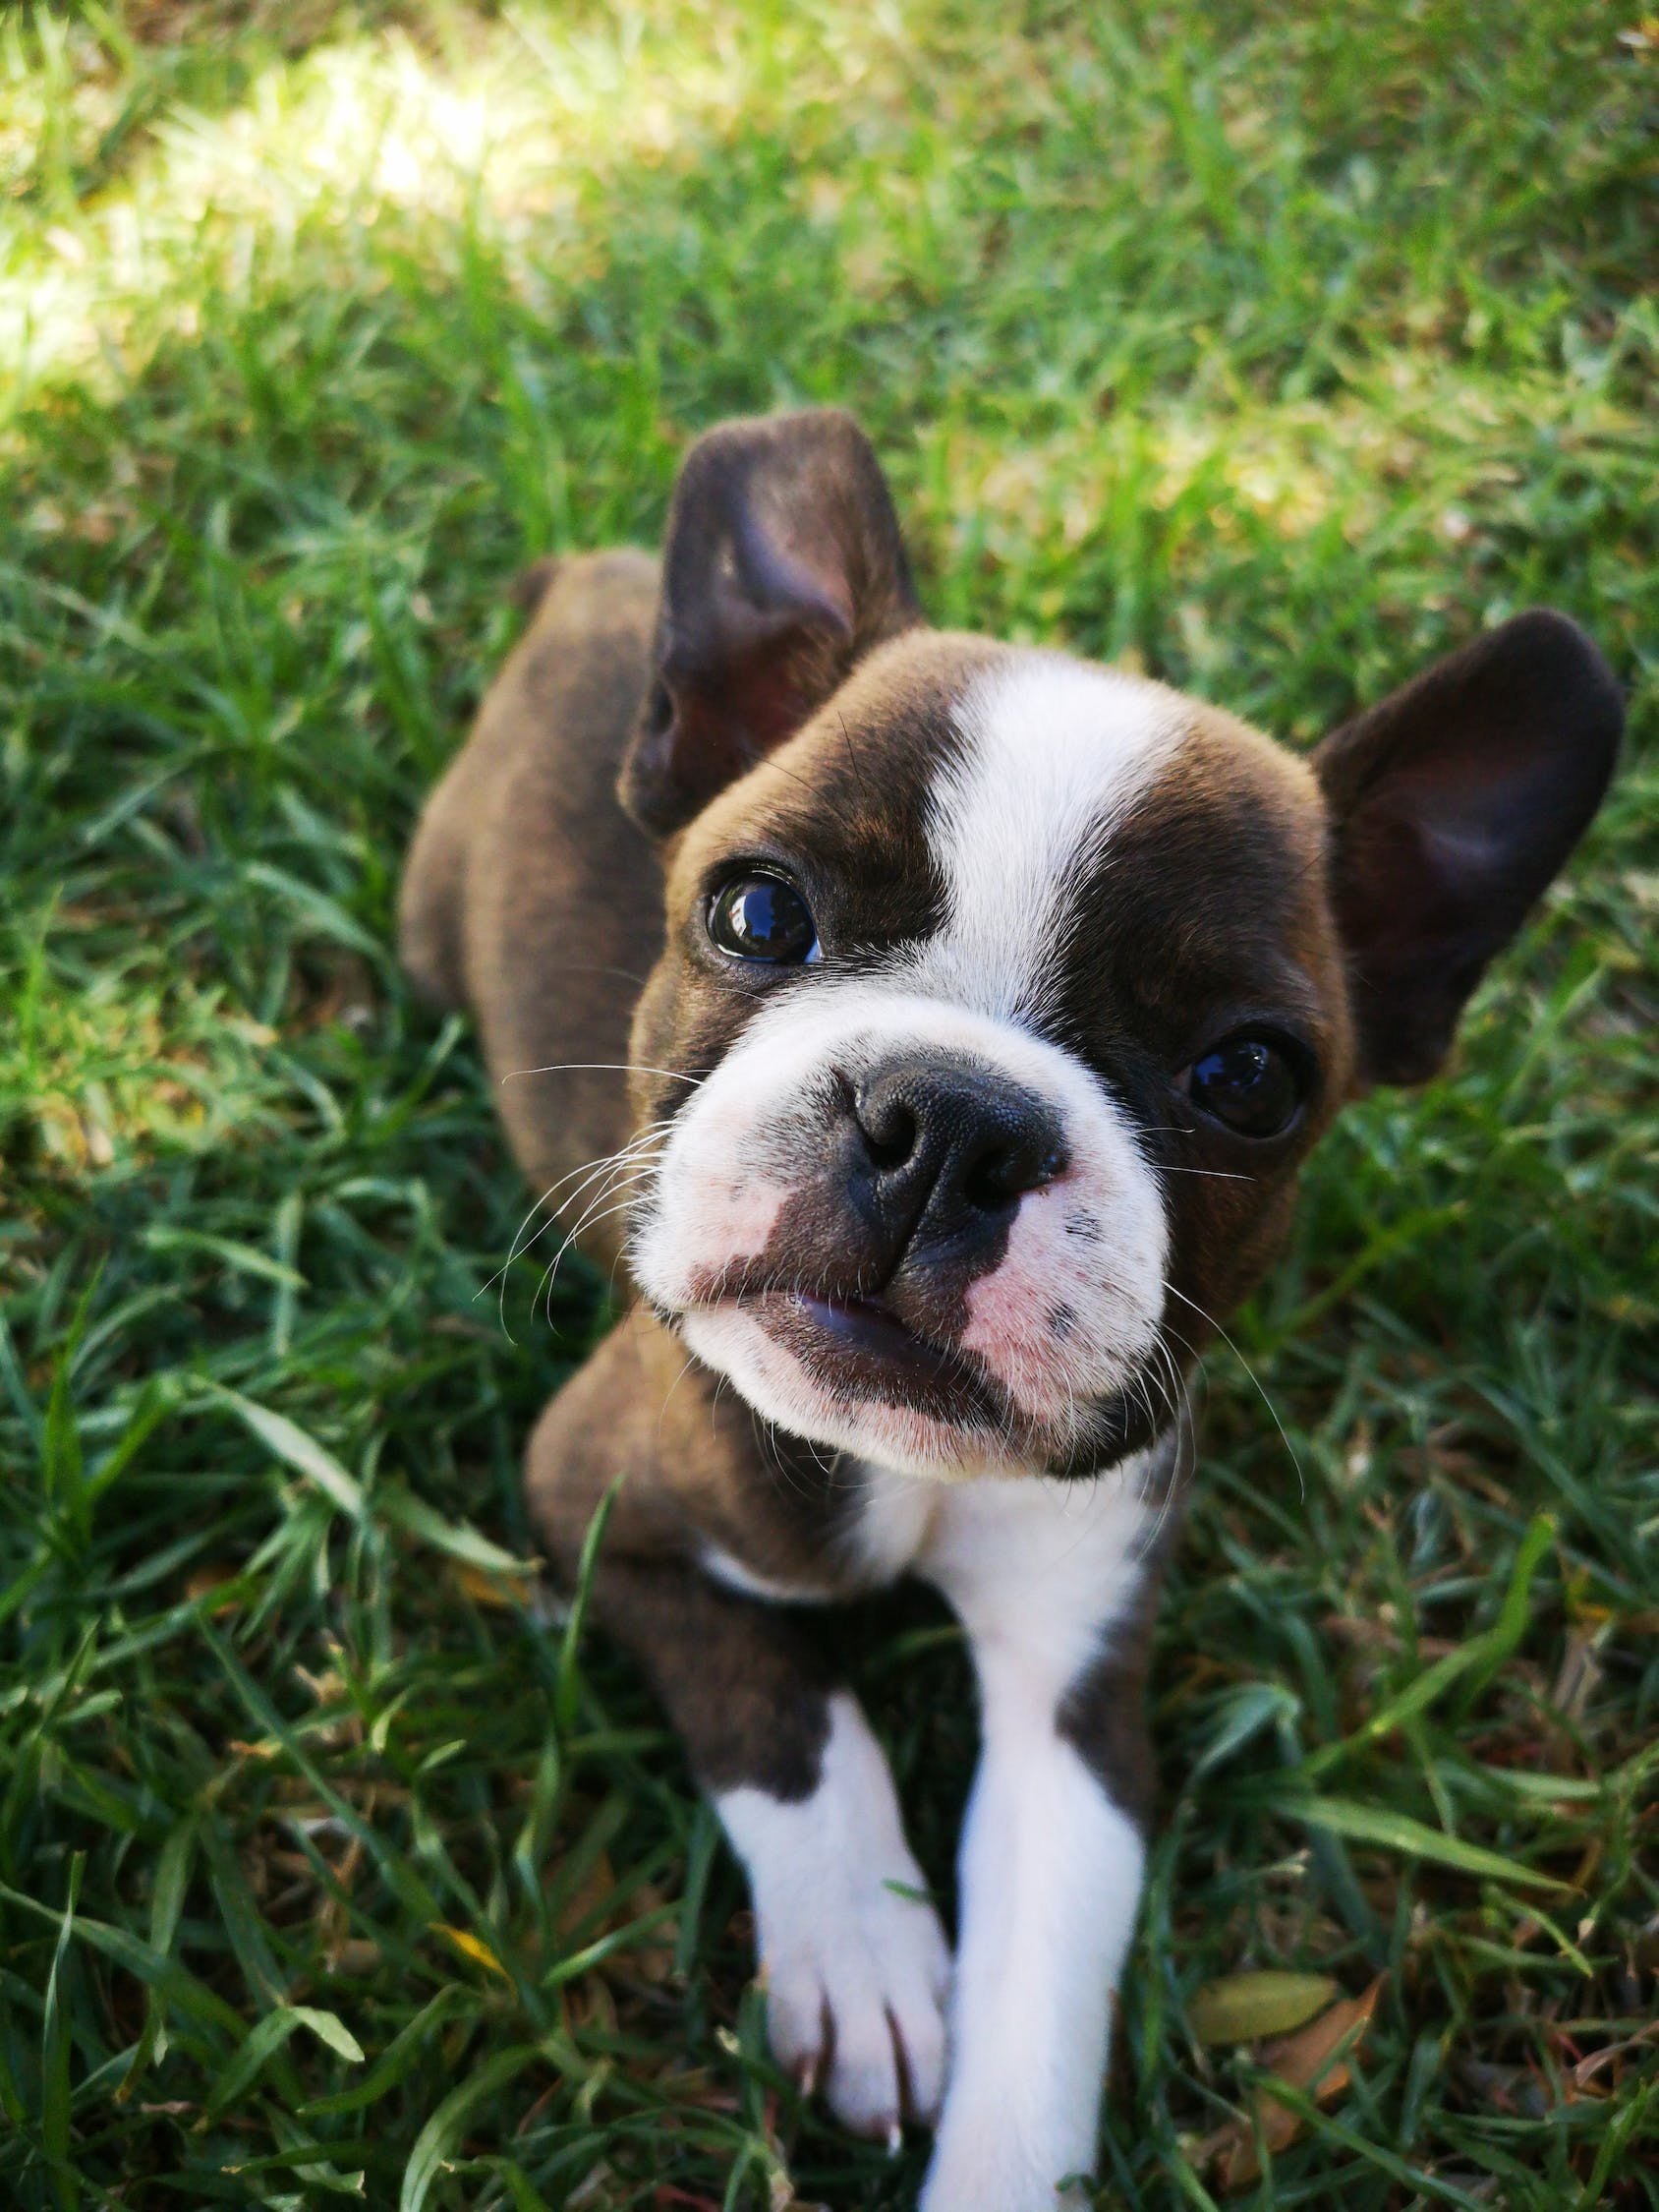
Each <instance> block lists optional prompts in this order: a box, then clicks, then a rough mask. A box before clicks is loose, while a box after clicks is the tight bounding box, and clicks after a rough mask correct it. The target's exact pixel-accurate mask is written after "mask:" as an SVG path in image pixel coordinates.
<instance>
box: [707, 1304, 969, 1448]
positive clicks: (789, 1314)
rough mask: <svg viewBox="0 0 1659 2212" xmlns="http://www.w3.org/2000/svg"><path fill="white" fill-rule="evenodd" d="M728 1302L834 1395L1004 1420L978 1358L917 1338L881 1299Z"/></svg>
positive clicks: (942, 1416) (963, 1419) (954, 1419)
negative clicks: (745, 1314)
mask: <svg viewBox="0 0 1659 2212" xmlns="http://www.w3.org/2000/svg"><path fill="white" fill-rule="evenodd" d="M733 1303H734V1305H735V1306H736V1308H737V1310H739V1311H741V1312H744V1313H747V1314H748V1315H749V1316H750V1318H751V1319H752V1320H754V1321H755V1323H756V1324H757V1325H758V1326H759V1327H760V1328H761V1329H762V1330H763V1331H764V1332H765V1334H766V1335H767V1336H769V1337H770V1338H771V1339H772V1342H773V1343H774V1344H777V1345H779V1346H781V1347H782V1349H783V1350H785V1351H787V1352H790V1353H792V1354H793V1355H794V1357H795V1358H796V1359H797V1360H798V1361H799V1362H800V1363H801V1365H802V1366H803V1367H804V1368H806V1369H807V1372H808V1373H809V1374H810V1375H811V1376H812V1378H813V1380H814V1381H815V1382H817V1383H818V1384H819V1385H820V1387H821V1388H824V1389H826V1390H828V1391H829V1392H831V1393H832V1394H833V1395H835V1396H837V1397H861V1398H874V1399H878V1400H881V1401H882V1402H884V1403H887V1404H889V1405H896V1406H901V1407H905V1408H908V1409H910V1410H912V1411H915V1412H918V1413H926V1414H929V1415H931V1416H932V1417H933V1418H934V1419H935V1420H938V1421H944V1422H947V1423H949V1424H950V1425H951V1426H961V1427H971V1428H980V1427H985V1426H1004V1425H1005V1424H1006V1422H1007V1419H1008V1414H1009V1408H1008V1407H1007V1405H1006V1404H1005V1403H1004V1401H1003V1398H1002V1393H1001V1391H1000V1390H999V1389H998V1387H997V1385H996V1384H995V1383H994V1382H993V1381H992V1380H991V1378H990V1377H989V1376H988V1375H987V1374H986V1373H985V1372H984V1370H983V1368H982V1366H981V1364H980V1362H979V1360H978V1359H977V1358H976V1357H975V1355H973V1354H972V1353H968V1352H963V1351H961V1350H958V1349H956V1348H955V1347H953V1346H950V1345H946V1344H939V1343H936V1342H934V1341H933V1340H932V1339H930V1338H928V1337H925V1336H922V1335H919V1334H918V1333H917V1331H916V1330H915V1329H913V1328H912V1327H911V1326H910V1325H909V1323H908V1322H907V1321H905V1320H903V1319H901V1318H900V1316H899V1315H898V1313H896V1312H895V1311H894V1310H893V1309H892V1307H891V1306H890V1305H888V1304H887V1301H886V1300H885V1299H882V1298H848V1297H839V1296H835V1295H832V1294H831V1293H829V1292H826V1291H809V1290H788V1291H783V1290H769V1291H763V1292H760V1293H758V1294H753V1293H752V1294H749V1295H746V1296H742V1297H739V1298H738V1299H736V1300H735V1301H734V1302H733Z"/></svg>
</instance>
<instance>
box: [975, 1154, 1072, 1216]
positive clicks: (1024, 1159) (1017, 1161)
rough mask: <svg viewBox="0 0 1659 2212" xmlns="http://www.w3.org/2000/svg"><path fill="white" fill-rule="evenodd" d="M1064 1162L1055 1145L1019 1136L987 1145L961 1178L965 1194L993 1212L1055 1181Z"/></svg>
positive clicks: (984, 1208) (981, 1207) (980, 1206)
mask: <svg viewBox="0 0 1659 2212" xmlns="http://www.w3.org/2000/svg"><path fill="white" fill-rule="evenodd" d="M1064 1165H1065V1161H1064V1158H1063V1156H1062V1154H1061V1153H1060V1151H1059V1149H1058V1147H1057V1146H1056V1145H1053V1144H1044V1143H1042V1142H1040V1141H1034V1140H1033V1139H1032V1138H1030V1137H1028V1136H1023V1135H1022V1136H1016V1137H1013V1138H1011V1139H1005V1140H1003V1141H1001V1142H999V1143H995V1144H990V1145H988V1146H987V1147H986V1148H985V1150H984V1151H983V1152H981V1153H980V1155H979V1157H978V1158H977V1159H975V1160H974V1161H972V1162H971V1163H970V1165H969V1167H968V1169H967V1171H966V1173H965V1174H964V1175H963V1177H962V1195H963V1197H965V1198H966V1199H967V1201H968V1203H969V1204H970V1205H972V1206H977V1207H979V1208H980V1209H981V1211H982V1212H986V1213H993V1212H996V1211H997V1210H998V1208H1000V1207H1002V1206H1006V1205H1007V1204H1009V1203H1010V1201H1012V1200H1014V1199H1017V1198H1021V1197H1023V1196H1024V1194H1025V1193H1026V1192H1027V1191H1038V1190H1041V1189H1042V1187H1043V1185H1044V1184H1045V1183H1053V1182H1054V1180H1055V1178H1056V1177H1057V1176H1058V1174H1059V1173H1060V1172H1061V1170H1062V1169H1063V1167H1064Z"/></svg>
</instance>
